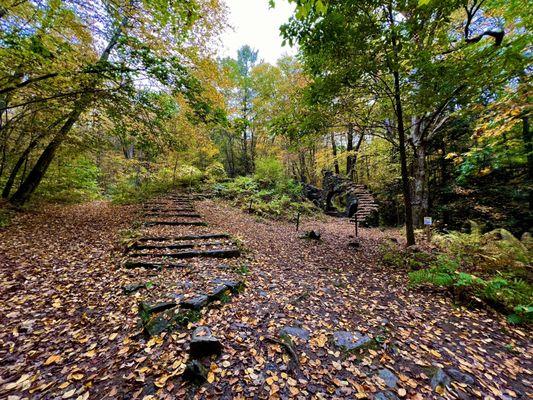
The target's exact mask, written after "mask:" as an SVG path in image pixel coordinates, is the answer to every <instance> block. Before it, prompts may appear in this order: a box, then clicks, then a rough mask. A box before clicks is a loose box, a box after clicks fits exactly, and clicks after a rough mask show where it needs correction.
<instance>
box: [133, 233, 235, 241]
mask: <svg viewBox="0 0 533 400" xmlns="http://www.w3.org/2000/svg"><path fill="white" fill-rule="evenodd" d="M229 238H231V236H230V235H229V234H227V233H208V234H203V235H185V236H144V237H141V238H139V239H137V241H138V242H165V241H182V240H206V239H229Z"/></svg>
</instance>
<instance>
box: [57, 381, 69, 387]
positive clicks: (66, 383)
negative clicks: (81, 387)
mask: <svg viewBox="0 0 533 400" xmlns="http://www.w3.org/2000/svg"><path fill="white" fill-rule="evenodd" d="M69 385H70V382H69V381H66V382H63V383H62V384H61V385H59V389H65V388H66V387H68V386H69Z"/></svg>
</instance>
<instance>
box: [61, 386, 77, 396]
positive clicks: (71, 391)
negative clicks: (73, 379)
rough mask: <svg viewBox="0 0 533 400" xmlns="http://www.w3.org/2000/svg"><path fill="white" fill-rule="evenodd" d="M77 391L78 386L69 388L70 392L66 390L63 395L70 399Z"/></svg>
mask: <svg viewBox="0 0 533 400" xmlns="http://www.w3.org/2000/svg"><path fill="white" fill-rule="evenodd" d="M75 393H76V388H74V389H72V390H69V391H68V392H65V393H64V394H63V396H61V398H62V399H70V398H71V397H72V396H74V394H75Z"/></svg>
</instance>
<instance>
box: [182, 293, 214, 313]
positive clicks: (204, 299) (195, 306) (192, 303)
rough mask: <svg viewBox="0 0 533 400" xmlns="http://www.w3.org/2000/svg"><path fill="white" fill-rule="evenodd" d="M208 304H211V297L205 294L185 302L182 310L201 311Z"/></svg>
mask: <svg viewBox="0 0 533 400" xmlns="http://www.w3.org/2000/svg"><path fill="white" fill-rule="evenodd" d="M207 303H209V297H208V296H206V295H205V294H201V295H198V296H195V297H193V298H190V299H187V300H183V301H182V302H181V303H180V306H181V307H182V308H187V309H190V310H196V311H199V310H201V309H202V308H204V307H205V306H206V305H207Z"/></svg>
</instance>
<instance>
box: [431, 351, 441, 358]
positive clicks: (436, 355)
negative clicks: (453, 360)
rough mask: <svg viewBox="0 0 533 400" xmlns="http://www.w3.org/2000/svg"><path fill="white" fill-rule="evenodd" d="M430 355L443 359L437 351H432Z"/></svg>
mask: <svg viewBox="0 0 533 400" xmlns="http://www.w3.org/2000/svg"><path fill="white" fill-rule="evenodd" d="M429 353H430V354H431V355H433V356H435V357H437V358H442V356H441V355H440V353H439V352H438V351H437V350H430V351H429Z"/></svg>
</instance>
